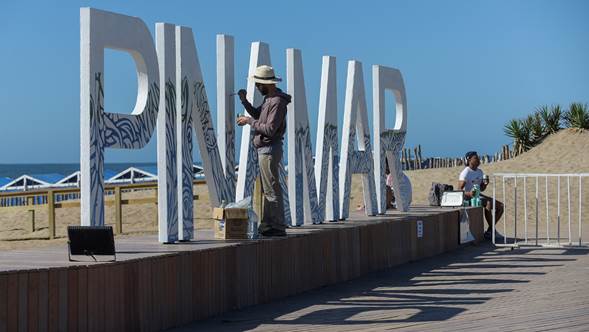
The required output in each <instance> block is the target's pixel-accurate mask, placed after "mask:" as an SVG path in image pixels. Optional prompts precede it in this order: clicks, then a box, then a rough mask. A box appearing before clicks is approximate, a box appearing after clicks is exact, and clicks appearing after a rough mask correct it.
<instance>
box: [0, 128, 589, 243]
mask: <svg viewBox="0 0 589 332" xmlns="http://www.w3.org/2000/svg"><path fill="white" fill-rule="evenodd" d="M588 146H589V132H588V131H579V130H573V129H566V130H562V131H560V132H559V133H557V134H554V135H552V136H550V137H547V138H546V139H545V141H544V142H543V143H542V144H540V145H539V146H537V147H535V148H534V149H532V150H530V151H528V152H526V153H524V154H522V155H520V156H518V157H516V158H514V159H511V160H506V161H501V162H497V163H494V164H488V165H483V166H482V169H483V171H484V172H485V173H486V174H490V175H491V174H494V173H499V172H526V173H530V172H534V173H582V172H589V153H587V152H585V151H586V149H587V147H588ZM464 150H465V151H466V150H468V146H465V147H464ZM461 170H462V167H454V168H438V169H429V170H417V171H408V172H407V175H408V176H409V178H410V179H411V182H412V185H413V202H414V203H415V204H426V203H427V194H428V192H429V189H430V186H431V183H432V182H442V183H448V184H453V185H456V183H457V178H458V174H459V173H460V171H461ZM556 181H557V179H550V181H549V184H548V186H549V193H550V195H549V202H548V203H549V204H548V206H549V219H550V224H549V226H552V227H551V230H550V233H551V237H554V236H555V235H556V233H557V228H556V225H557V217H558V216H557V208H558V200H556V190H557V186H556ZM566 181H567V179H566V178H562V179H561V186H560V189H561V191H562V193H563V195H562V196H561V200H560V204H561V223H562V225H561V227H562V228H561V235H568V224H567V221H568V210H567V209H568V204H567V202H568V201H567V200H566V197H567V196H566V192H567V191H566V190H567V186H566V183H567V182H566ZM539 182H540V183H539V192H540V194H541V195H540V198H539V202H538V204H539V206H540V212H541V220H540V226H541V227H539V231H540V235H541V236H545V235H546V231H545V229H546V228H545V224H546V215H545V205H546V201H545V198H544V196H543V194H544V193H545V182H544V180H543V179H541V181H539ZM361 183H362V181H361V178H360V177H359V176H354V177H353V179H352V192H351V203H350V208H351V209H355V208H358V207H360V206H362V184H361ZM498 185H499V186H498V187H497V195H498V198H499V199H500V200H503V201H507V202H508V203H509V204H510V205H508V209H507V219H506V220H507V223H506V227H507V228H508V229H509V230H513V228H514V226H515V223H514V222H513V221H514V213H513V212H514V211H513V206H512V205H513V201H514V200H513V197H514V193H513V181H512V180H509V181H507V187H506V198H503V196H502V190H501V189H502V188H501V186H500V185H501V183H498ZM583 186H584V187H585V188H587V190H586V191H587V192H589V180H584V181H583ZM527 187H528V195H531V196H530V197H528V205H527V206H528V211H527V212H528V213H527V215H528V220H529V222H530V223H529V225H528V226H529V228H530V229H529V231H533V230H534V229H535V225H534V224H533V223H532V222H533V221H535V205H534V204H535V199H534V195H533V194H534V193H535V179H532V180H531V181H529V182H528V183H527ZM570 189H571V200H572V202H573V204H572V207H571V219H572V221H573V223H572V227H571V228H572V233H573V234H572V235H573V238H575V237H576V236H577V235H576V234H578V227H577V226H578V223H577V220H578V216H579V210H578V197H579V194H578V192H579V187H578V179H573V180H572V185H571V187H570ZM194 190H195V193H196V194H198V195H199V197H200V199H199V200H198V201H196V206H195V213H194V218H195V224H196V228H197V229H202V228H210V227H212V221H211V220H210V219H209V216H210V215H211V206H210V204H209V196H208V190H207V187H206V185H195V187H194ZM154 194H155V193H154V192H153V191H141V192H134V193H126V194H124V198H126V197H146V196H153V195H154ZM486 194H488V195H491V194H492V192H491V189H487V192H486ZM587 196H589V195H583V201H582V203H583V206H588V207H589V205H588V203H589V198H588V197H587ZM28 210H29V208H28V207H20V208H0V250H1V249H18V248H26V247H37V246H46V245H49V244H52V243H55V242H65V241H66V239H65V234H66V232H65V230H66V227H67V225H78V224H79V220H80V212H79V208H62V209H57V210H56V227H57V229H56V233H57V236H58V237H59V238H58V239H56V240H51V241H50V240H47V237H48V229H47V212H46V208H45V207H44V206H37V207H35V208H34V210H35V219H36V228H37V230H36V231H35V232H30V231H29V224H30V223H29V219H30V212H29V211H28ZM517 216H518V223H517V226H518V229H519V230H520V233H519V234H520V235H521V230H523V229H524V224H523V220H524V204H523V191H522V186H521V183H520V184H519V194H518V213H517ZM106 222H107V224H113V222H114V208H110V207H107V208H106ZM502 226H503V225H502V224H500V225H499V229H502ZM585 229H587V230H589V225H587V227H585ZM156 231H157V226H156V205H155V204H142V205H131V206H124V207H123V232H124V235H122V236H128V235H133V234H141V233H155V232H156ZM522 236H523V235H522Z"/></svg>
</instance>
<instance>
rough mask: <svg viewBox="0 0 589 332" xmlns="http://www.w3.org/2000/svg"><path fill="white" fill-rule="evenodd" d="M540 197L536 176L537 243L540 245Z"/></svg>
mask: <svg viewBox="0 0 589 332" xmlns="http://www.w3.org/2000/svg"><path fill="white" fill-rule="evenodd" d="M538 204H539V199H538V177H537V176H536V245H538V223H539V222H540V220H539V218H540V214H539V212H540V210H539V209H540V207H539V206H538Z"/></svg>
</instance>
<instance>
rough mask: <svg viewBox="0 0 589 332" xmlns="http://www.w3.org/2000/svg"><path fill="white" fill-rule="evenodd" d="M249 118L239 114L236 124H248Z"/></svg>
mask: <svg viewBox="0 0 589 332" xmlns="http://www.w3.org/2000/svg"><path fill="white" fill-rule="evenodd" d="M249 119H250V118H248V117H246V116H240V117H238V118H237V125H238V126H240V127H241V126H245V125H246V124H249Z"/></svg>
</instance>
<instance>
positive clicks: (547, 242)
mask: <svg viewBox="0 0 589 332" xmlns="http://www.w3.org/2000/svg"><path fill="white" fill-rule="evenodd" d="M546 244H550V213H549V210H548V175H546Z"/></svg>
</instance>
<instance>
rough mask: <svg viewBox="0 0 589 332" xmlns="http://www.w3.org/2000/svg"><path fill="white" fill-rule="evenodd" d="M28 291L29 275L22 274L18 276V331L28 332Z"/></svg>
mask: <svg viewBox="0 0 589 332" xmlns="http://www.w3.org/2000/svg"><path fill="white" fill-rule="evenodd" d="M28 290H29V274H28V273H27V272H20V273H19V274H18V330H19V331H28V329H29V325H28V318H27V314H28V298H29V297H28Z"/></svg>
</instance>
